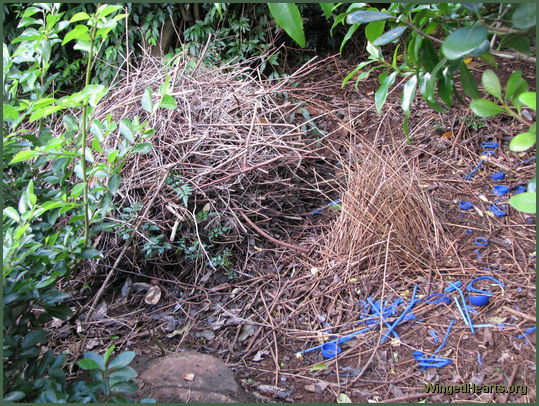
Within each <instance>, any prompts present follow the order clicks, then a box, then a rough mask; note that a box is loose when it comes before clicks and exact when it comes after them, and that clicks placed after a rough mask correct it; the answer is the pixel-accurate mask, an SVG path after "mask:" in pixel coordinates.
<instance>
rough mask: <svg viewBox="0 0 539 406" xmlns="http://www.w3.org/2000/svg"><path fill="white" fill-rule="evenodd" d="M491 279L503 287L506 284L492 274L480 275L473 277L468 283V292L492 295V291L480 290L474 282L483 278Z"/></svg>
mask: <svg viewBox="0 0 539 406" xmlns="http://www.w3.org/2000/svg"><path fill="white" fill-rule="evenodd" d="M486 279H488V280H490V281H492V282H494V283H497V284H498V285H500V286H501V287H502V288H504V287H505V285H504V284H503V283H502V282H500V281H499V280H498V279H496V278H494V277H492V276H488V275H487V276H478V277H477V278H475V279H473V280H472V281H470V283H468V285H467V286H466V290H467V291H468V292H473V293H479V294H481V295H487V296H491V295H492V292H488V291H486V290H480V289H477V288H475V287H474V283H475V282H477V281H481V280H486Z"/></svg>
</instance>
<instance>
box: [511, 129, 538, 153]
mask: <svg viewBox="0 0 539 406" xmlns="http://www.w3.org/2000/svg"><path fill="white" fill-rule="evenodd" d="M536 140H537V135H536V134H535V133H533V132H525V133H520V134H517V135H515V136H514V137H513V139H512V140H511V142H510V143H509V149H510V150H511V151H514V152H523V151H527V150H528V149H530V148H531V147H533V146H534V145H535V143H536Z"/></svg>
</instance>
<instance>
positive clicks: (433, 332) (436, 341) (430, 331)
mask: <svg viewBox="0 0 539 406" xmlns="http://www.w3.org/2000/svg"><path fill="white" fill-rule="evenodd" d="M429 334H430V336H431V337H432V341H434V344H438V334H436V331H435V330H429Z"/></svg>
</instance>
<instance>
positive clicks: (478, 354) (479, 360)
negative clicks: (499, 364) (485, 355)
mask: <svg viewBox="0 0 539 406" xmlns="http://www.w3.org/2000/svg"><path fill="white" fill-rule="evenodd" d="M477 363H478V364H479V365H485V364H483V360H482V358H481V353H480V352H478V353H477Z"/></svg>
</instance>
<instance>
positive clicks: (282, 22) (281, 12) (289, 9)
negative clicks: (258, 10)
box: [268, 3, 305, 48]
mask: <svg viewBox="0 0 539 406" xmlns="http://www.w3.org/2000/svg"><path fill="white" fill-rule="evenodd" d="M268 7H269V10H270V13H271V15H272V16H273V18H274V19H275V22H276V23H277V25H278V26H279V27H281V28H282V29H283V30H285V32H286V33H287V34H288V35H289V36H290V37H291V38H292V39H293V40H294V41H296V43H297V44H298V45H299V46H300V47H301V48H305V33H304V31H303V19H302V18H301V14H300V12H299V9H298V6H296V5H295V4H294V3H268Z"/></svg>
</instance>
